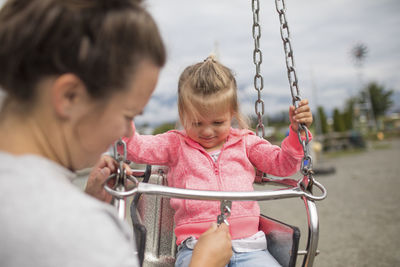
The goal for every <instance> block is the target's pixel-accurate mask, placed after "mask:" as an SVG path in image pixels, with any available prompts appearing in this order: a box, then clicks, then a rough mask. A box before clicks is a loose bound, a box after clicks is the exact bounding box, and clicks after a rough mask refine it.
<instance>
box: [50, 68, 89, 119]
mask: <svg viewBox="0 0 400 267" xmlns="http://www.w3.org/2000/svg"><path fill="white" fill-rule="evenodd" d="M87 98H88V94H87V91H86V86H85V85H84V83H83V82H82V80H81V79H79V78H78V77H77V76H76V75H74V74H70V73H67V74H63V75H61V76H59V77H58V78H57V79H56V80H55V81H54V83H53V85H52V88H51V102H52V104H53V107H54V110H55V112H56V114H57V115H58V116H59V117H61V118H63V119H67V118H69V117H70V116H71V115H72V114H73V113H74V111H75V110H76V106H77V105H79V104H81V103H82V101H85V100H86V99H87Z"/></svg>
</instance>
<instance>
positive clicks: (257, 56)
mask: <svg viewBox="0 0 400 267" xmlns="http://www.w3.org/2000/svg"><path fill="white" fill-rule="evenodd" d="M252 11H253V28H252V29H253V39H254V51H253V62H254V65H255V66H256V74H255V76H254V88H255V89H256V90H257V95H258V98H257V100H256V102H255V112H256V115H257V121H258V123H257V126H256V134H257V136H259V137H264V136H265V128H264V124H263V120H262V117H263V115H264V111H265V107H264V101H263V100H262V99H261V91H262V89H263V88H264V79H263V76H262V75H261V63H262V52H261V50H260V37H261V26H260V24H259V11H260V2H259V1H258V0H252ZM260 108H261V110H260Z"/></svg>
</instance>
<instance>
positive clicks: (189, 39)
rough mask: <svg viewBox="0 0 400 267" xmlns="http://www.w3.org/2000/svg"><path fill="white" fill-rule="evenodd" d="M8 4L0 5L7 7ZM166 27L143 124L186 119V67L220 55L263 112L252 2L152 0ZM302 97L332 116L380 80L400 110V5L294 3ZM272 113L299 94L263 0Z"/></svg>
mask: <svg viewBox="0 0 400 267" xmlns="http://www.w3.org/2000/svg"><path fill="white" fill-rule="evenodd" d="M3 2H4V0H0V5H1V4H2V3H3ZM144 2H145V5H146V6H147V8H148V10H149V11H150V13H151V14H152V15H153V17H154V19H155V20H156V22H157V23H158V25H159V29H160V32H161V35H162V37H163V39H164V41H165V45H166V48H167V53H168V59H167V64H166V66H165V67H164V68H163V69H162V71H161V75H160V78H159V82H158V84H157V87H156V90H155V92H154V94H153V96H152V98H151V100H150V102H149V103H148V105H147V106H146V108H145V111H144V113H143V115H141V116H138V117H137V118H136V119H135V121H136V123H137V124H138V125H140V124H145V123H146V124H150V125H158V124H161V123H164V122H172V121H176V120H177V119H178V112H177V105H176V99H177V93H176V92H177V82H178V78H179V75H180V73H181V72H182V71H183V69H184V68H185V67H186V66H188V65H191V64H194V63H196V62H199V61H202V60H204V59H205V58H206V57H207V56H208V55H210V54H211V53H216V54H217V56H218V58H219V60H220V61H221V63H223V64H224V65H226V66H227V67H229V68H231V69H232V70H233V71H234V73H235V77H236V79H237V83H238V87H239V88H238V89H239V101H240V106H241V110H242V112H243V113H244V114H246V115H255V111H254V109H255V104H254V103H255V100H256V98H257V92H256V90H255V89H254V85H253V80H254V75H255V66H254V63H253V50H254V41H253V37H252V22H253V16H252V10H251V1H250V0H202V1H195V0H146V1H144ZM286 9H287V10H286V16H287V21H288V23H289V30H290V34H291V44H292V49H293V52H294V60H295V66H296V73H297V77H298V80H299V89H300V95H301V96H302V97H303V98H307V99H309V101H310V105H311V108H312V110H313V111H314V110H316V107H317V106H323V107H324V109H325V110H326V111H327V112H328V114H329V113H330V112H331V111H332V110H333V109H334V108H339V109H341V108H343V106H344V103H345V101H346V99H348V98H350V97H352V96H355V95H356V94H357V93H358V92H359V91H360V90H361V88H362V85H365V84H367V83H368V82H371V81H375V82H377V83H378V84H380V85H382V86H384V87H385V88H387V89H391V90H394V92H395V94H394V97H393V100H394V102H395V106H396V107H397V108H398V109H400V75H398V74H397V72H398V70H399V69H400V53H399V51H398V49H399V48H400V29H399V27H400V16H399V15H398V14H399V13H400V1H398V0H379V1H378V0H352V1H348V0H324V1H321V0H303V1H299V0H297V1H296V0H286ZM259 19H260V24H261V39H260V49H261V51H262V55H263V62H262V64H261V74H262V76H263V79H264V89H263V90H262V98H263V100H264V102H265V113H266V114H267V115H274V114H278V113H282V112H286V111H287V110H288V107H289V105H290V104H291V95H290V89H289V83H288V79H287V71H286V65H285V58H284V50H283V45H282V40H281V37H280V30H279V27H280V26H279V18H278V14H277V12H276V9H275V1H273V0H268V1H263V0H260V15H259ZM358 44H363V45H365V46H366V47H367V49H368V52H367V55H366V57H365V60H364V64H363V66H362V67H361V68H360V67H356V65H355V64H354V60H353V57H352V54H351V50H352V48H353V47H355V46H356V45H358Z"/></svg>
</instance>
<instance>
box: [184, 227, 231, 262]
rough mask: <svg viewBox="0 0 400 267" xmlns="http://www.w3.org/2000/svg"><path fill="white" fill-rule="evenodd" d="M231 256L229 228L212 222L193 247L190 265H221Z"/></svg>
mask: <svg viewBox="0 0 400 267" xmlns="http://www.w3.org/2000/svg"><path fill="white" fill-rule="evenodd" d="M231 257H232V243H231V236H230V234H229V228H228V226H227V225H226V224H224V223H222V224H220V225H219V226H217V224H216V223H213V224H212V225H211V227H210V228H208V230H207V231H206V232H204V233H203V234H202V235H201V236H200V237H199V240H198V242H197V244H196V246H195V247H194V250H193V254H192V260H191V262H190V265H189V266H190V267H197V266H200V267H204V266H207V267H222V266H225V265H226V264H228V262H229V260H230V258H231Z"/></svg>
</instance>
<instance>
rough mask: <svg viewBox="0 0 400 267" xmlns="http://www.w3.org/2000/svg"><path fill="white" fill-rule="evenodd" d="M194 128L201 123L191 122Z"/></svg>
mask: <svg viewBox="0 0 400 267" xmlns="http://www.w3.org/2000/svg"><path fill="white" fill-rule="evenodd" d="M192 124H193V126H194V127H200V126H201V122H193V123H192Z"/></svg>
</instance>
